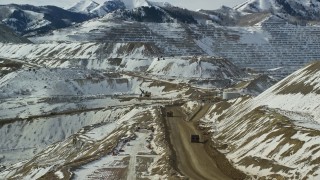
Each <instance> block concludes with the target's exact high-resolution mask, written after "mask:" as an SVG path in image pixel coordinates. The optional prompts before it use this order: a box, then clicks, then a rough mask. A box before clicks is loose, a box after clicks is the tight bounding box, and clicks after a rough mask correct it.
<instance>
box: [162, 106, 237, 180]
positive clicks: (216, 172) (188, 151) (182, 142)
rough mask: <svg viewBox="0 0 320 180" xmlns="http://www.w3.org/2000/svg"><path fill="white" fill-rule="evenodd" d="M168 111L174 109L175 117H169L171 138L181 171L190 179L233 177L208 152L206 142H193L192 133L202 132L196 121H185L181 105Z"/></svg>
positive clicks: (201, 112)
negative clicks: (220, 167) (196, 125)
mask: <svg viewBox="0 0 320 180" xmlns="http://www.w3.org/2000/svg"><path fill="white" fill-rule="evenodd" d="M166 110H167V111H173V114H174V117H168V118H167V121H168V125H169V131H170V139H171V143H172V145H173V148H174V151H175V154H176V156H177V164H178V165H177V166H178V169H179V171H180V172H181V173H182V174H183V175H184V176H186V177H187V178H189V179H195V180H200V179H201V180H205V179H210V180H213V179H219V180H223V179H232V178H230V177H228V176H227V175H225V174H224V173H222V171H221V170H220V169H219V168H218V166H217V163H216V161H215V160H214V159H213V158H212V157H211V156H210V154H208V152H207V151H206V148H205V142H203V140H202V139H201V136H200V143H191V141H190V136H191V134H200V132H199V131H198V130H197V129H196V128H195V126H194V122H192V121H190V122H187V121H185V119H186V115H185V114H184V113H182V111H181V108H180V107H174V106H172V107H167V109H166ZM204 112H205V111H200V112H199V113H198V114H196V115H195V117H194V119H197V118H199V117H202V116H203V115H204Z"/></svg>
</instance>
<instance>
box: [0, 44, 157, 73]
mask: <svg viewBox="0 0 320 180" xmlns="http://www.w3.org/2000/svg"><path fill="white" fill-rule="evenodd" d="M0 52H1V56H2V57H3V58H12V59H20V60H22V59H23V60H24V61H27V62H31V63H34V64H38V65H40V66H48V67H86V68H89V69H113V70H114V69H118V68H125V69H126V70H131V71H134V70H141V69H140V67H141V68H147V67H146V66H148V65H150V63H151V62H152V60H153V58H154V57H157V56H159V54H161V52H160V50H159V49H158V48H157V47H156V46H155V45H154V44H152V43H115V44H113V43H109V44H101V43H46V44H4V43H2V44H0ZM132 61H134V62H136V63H132ZM127 63H129V64H132V65H134V64H135V66H130V65H129V64H128V65H127Z"/></svg>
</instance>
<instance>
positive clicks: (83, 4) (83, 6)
mask: <svg viewBox="0 0 320 180" xmlns="http://www.w3.org/2000/svg"><path fill="white" fill-rule="evenodd" d="M98 6H99V3H97V2H95V1H91V0H81V1H79V2H77V3H76V4H75V5H73V6H72V7H71V8H69V9H68V10H69V11H72V12H79V13H90V12H91V11H92V10H94V9H95V8H97V7H98Z"/></svg>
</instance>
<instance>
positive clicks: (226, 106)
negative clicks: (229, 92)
mask: <svg viewBox="0 0 320 180" xmlns="http://www.w3.org/2000/svg"><path fill="white" fill-rule="evenodd" d="M319 72H320V63H319V62H316V63H313V64H310V65H308V66H307V67H305V68H303V69H301V70H298V71H296V72H295V73H293V74H292V75H290V76H289V77H287V78H286V79H284V80H282V81H281V82H279V83H277V84H276V85H274V86H273V87H271V88H270V89H268V90H267V91H266V92H264V93H262V94H261V95H259V96H258V97H256V98H254V99H248V98H240V99H238V100H234V101H229V102H220V103H217V104H215V105H214V106H213V107H212V109H211V110H210V111H209V113H208V114H207V116H206V118H204V119H203V126H210V127H211V128H212V131H213V132H215V133H214V134H213V138H214V139H215V141H216V146H217V147H218V148H219V149H220V150H221V152H223V153H225V154H226V155H227V158H228V159H229V160H230V161H231V162H233V164H234V165H235V166H236V167H237V168H238V169H240V170H242V171H244V172H246V173H248V174H250V175H252V176H258V177H266V176H267V177H275V178H279V177H284V178H291V179H303V178H311V179H317V178H319V174H320V168H319V163H320V161H319V159H320V144H319V141H318V139H319V138H320V116H319V112H320V109H319V108H320V106H319V100H320V96H319V94H320V93H319V83H320V74H319Z"/></svg>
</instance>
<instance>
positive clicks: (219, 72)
mask: <svg viewBox="0 0 320 180" xmlns="http://www.w3.org/2000/svg"><path fill="white" fill-rule="evenodd" d="M147 71H148V73H151V74H153V75H161V76H169V77H179V78H180V79H181V78H211V79H228V78H235V77H243V76H245V73H244V72H241V70H239V69H237V68H236V67H235V66H234V65H232V64H231V63H230V62H228V61H227V60H225V59H218V58H212V57H199V58H197V57H166V58H162V59H161V58H160V59H158V60H154V61H153V62H152V64H151V65H150V67H149V69H148V70H147Z"/></svg>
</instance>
